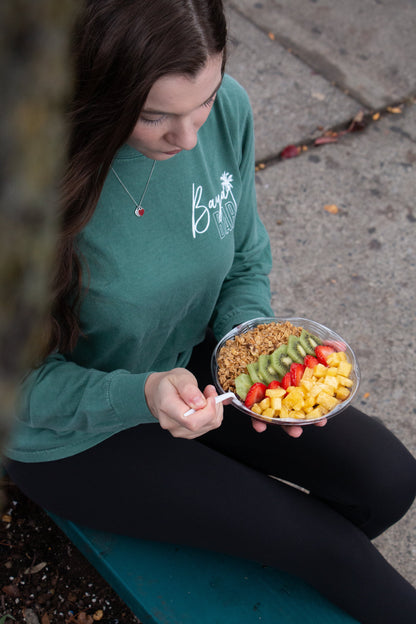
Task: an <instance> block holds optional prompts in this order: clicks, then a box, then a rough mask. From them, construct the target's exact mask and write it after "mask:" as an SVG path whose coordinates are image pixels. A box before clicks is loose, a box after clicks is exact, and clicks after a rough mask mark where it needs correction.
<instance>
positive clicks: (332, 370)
mask: <svg viewBox="0 0 416 624" xmlns="http://www.w3.org/2000/svg"><path fill="white" fill-rule="evenodd" d="M337 374H338V366H329V367H328V368H327V369H326V375H325V377H335V375H337Z"/></svg>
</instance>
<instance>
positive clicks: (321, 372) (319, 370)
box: [312, 364, 327, 377]
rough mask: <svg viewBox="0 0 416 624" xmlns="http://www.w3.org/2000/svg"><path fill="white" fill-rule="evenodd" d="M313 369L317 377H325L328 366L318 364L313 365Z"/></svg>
mask: <svg viewBox="0 0 416 624" xmlns="http://www.w3.org/2000/svg"><path fill="white" fill-rule="evenodd" d="M312 370H313V374H314V375H315V377H325V375H326V371H327V367H326V366H324V365H323V364H317V365H316V366H314V367H313V369H312Z"/></svg>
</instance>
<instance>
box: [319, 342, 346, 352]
mask: <svg viewBox="0 0 416 624" xmlns="http://www.w3.org/2000/svg"><path fill="white" fill-rule="evenodd" d="M323 344H324V345H328V346H329V347H333V349H335V351H346V349H347V345H346V344H345V342H342V341H341V340H324V342H323Z"/></svg>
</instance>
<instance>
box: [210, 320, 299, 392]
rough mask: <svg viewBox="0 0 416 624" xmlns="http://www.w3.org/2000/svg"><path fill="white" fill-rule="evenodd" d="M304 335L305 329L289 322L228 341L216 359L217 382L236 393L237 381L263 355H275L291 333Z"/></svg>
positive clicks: (253, 330)
mask: <svg viewBox="0 0 416 624" xmlns="http://www.w3.org/2000/svg"><path fill="white" fill-rule="evenodd" d="M301 333H302V328H301V327H295V326H294V325H292V324H291V323H290V322H289V321H285V322H284V323H262V324H260V325H257V327H254V328H253V329H249V330H248V331H247V332H245V333H243V334H237V336H235V338H230V339H229V340H227V341H226V343H225V344H224V345H223V346H222V347H221V349H220V351H219V352H218V356H217V366H218V373H217V374H218V381H219V382H220V384H221V387H222V388H223V390H224V392H228V391H230V390H231V391H232V392H235V384H234V381H235V378H236V377H238V375H240V374H241V373H246V372H247V368H246V367H247V364H249V363H250V362H255V361H256V360H258V359H259V356H260V355H262V354H263V353H265V354H266V355H269V354H271V353H273V351H274V350H275V349H277V347H279V346H280V345H281V344H285V343H287V341H288V339H289V336H290V335H291V334H294V335H295V336H300V334H301Z"/></svg>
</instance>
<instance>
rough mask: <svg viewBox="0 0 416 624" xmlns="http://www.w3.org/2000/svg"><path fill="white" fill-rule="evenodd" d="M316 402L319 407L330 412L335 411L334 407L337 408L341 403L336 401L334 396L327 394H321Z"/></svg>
mask: <svg viewBox="0 0 416 624" xmlns="http://www.w3.org/2000/svg"><path fill="white" fill-rule="evenodd" d="M316 401H317V403H318V405H321V406H322V407H324V408H325V409H327V410H328V411H329V412H330V411H331V410H333V409H334V407H336V406H337V405H338V403H339V400H338V399H336V398H335V397H334V396H331V395H330V394H328V393H327V392H320V393H319V394H318V396H317V397H316Z"/></svg>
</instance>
